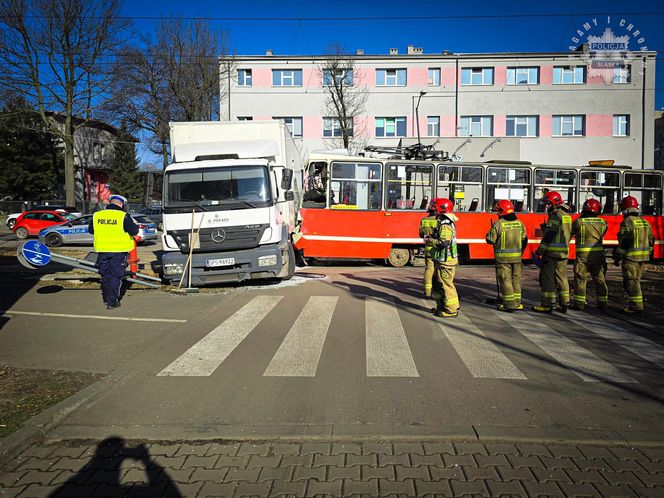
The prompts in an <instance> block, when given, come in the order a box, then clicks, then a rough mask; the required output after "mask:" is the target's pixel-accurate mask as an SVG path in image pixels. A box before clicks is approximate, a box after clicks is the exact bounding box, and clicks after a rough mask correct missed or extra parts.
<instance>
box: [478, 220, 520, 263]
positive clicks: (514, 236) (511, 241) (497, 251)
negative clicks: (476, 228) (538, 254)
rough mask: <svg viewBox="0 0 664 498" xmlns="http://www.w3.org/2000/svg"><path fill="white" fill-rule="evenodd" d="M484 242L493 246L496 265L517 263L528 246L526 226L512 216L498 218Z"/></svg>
mask: <svg viewBox="0 0 664 498" xmlns="http://www.w3.org/2000/svg"><path fill="white" fill-rule="evenodd" d="M486 241H487V243H488V244H491V245H492V246H493V254H494V257H495V259H496V262H498V263H518V262H519V261H521V253H522V252H523V250H524V249H525V247H526V244H528V237H527V236H526V226H525V225H524V224H523V222H522V221H520V220H519V219H517V217H516V216H514V215H507V216H506V217H500V218H498V221H496V222H495V223H494V224H493V225H491V230H489V233H487V234H486Z"/></svg>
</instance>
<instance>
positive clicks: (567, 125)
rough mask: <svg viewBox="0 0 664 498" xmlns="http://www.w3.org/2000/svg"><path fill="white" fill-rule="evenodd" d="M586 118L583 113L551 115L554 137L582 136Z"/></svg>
mask: <svg viewBox="0 0 664 498" xmlns="http://www.w3.org/2000/svg"><path fill="white" fill-rule="evenodd" d="M585 121H586V119H585V116H583V115H580V114H579V115H566V116H563V115H559V116H556V115H554V116H553V136H554V137H582V136H584V135H585V128H586V126H585V125H586V122H585Z"/></svg>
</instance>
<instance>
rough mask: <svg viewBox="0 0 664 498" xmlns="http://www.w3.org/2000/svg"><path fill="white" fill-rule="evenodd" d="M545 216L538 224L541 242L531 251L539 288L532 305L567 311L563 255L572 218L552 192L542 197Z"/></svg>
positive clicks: (544, 310) (535, 308) (542, 309)
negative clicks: (537, 298)
mask: <svg viewBox="0 0 664 498" xmlns="http://www.w3.org/2000/svg"><path fill="white" fill-rule="evenodd" d="M543 202H544V203H545V205H546V210H547V212H548V213H549V218H548V219H547V222H546V224H545V225H543V226H542V232H543V235H542V241H541V242H540V245H539V246H538V247H537V250H536V251H535V257H536V258H538V259H539V260H540V275H539V280H540V288H541V290H542V297H541V305H535V306H533V307H532V310H533V311H536V312H538V313H551V312H552V311H553V307H554V306H555V304H556V294H557V295H558V306H557V308H556V310H558V311H560V312H561V313H567V303H568V302H569V282H568V281H567V257H568V255H569V240H570V234H571V232H572V217H571V216H570V215H569V210H570V209H569V206H568V205H567V204H565V202H564V201H563V198H562V196H561V195H560V194H559V193H558V192H556V191H553V190H552V191H550V192H547V193H546V195H545V196H544V198H543Z"/></svg>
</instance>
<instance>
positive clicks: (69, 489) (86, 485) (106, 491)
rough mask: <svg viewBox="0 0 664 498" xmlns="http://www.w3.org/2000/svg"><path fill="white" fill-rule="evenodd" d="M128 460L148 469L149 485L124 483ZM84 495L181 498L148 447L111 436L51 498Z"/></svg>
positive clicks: (138, 466) (137, 466) (146, 471)
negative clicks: (133, 444)
mask: <svg viewBox="0 0 664 498" xmlns="http://www.w3.org/2000/svg"><path fill="white" fill-rule="evenodd" d="M126 460H133V461H135V462H137V463H138V464H139V465H135V468H139V469H141V470H142V469H145V472H143V474H144V475H146V476H147V482H126V483H123V482H122V480H123V477H125V474H126V473H127V466H126V464H125V466H123V462H125V461H126ZM129 471H131V469H130V470H129ZM130 480H131V479H127V481H130ZM85 495H87V496H104V497H116V496H118V497H119V496H141V497H151V496H155V497H157V496H165V497H174V498H175V497H182V493H180V491H179V490H178V488H177V486H176V485H175V484H174V483H173V481H172V480H171V477H170V476H169V474H168V472H166V470H165V469H164V468H163V467H161V466H160V465H158V464H157V463H156V462H155V461H154V460H153V458H152V457H151V456H150V453H149V451H148V448H147V447H146V446H145V445H143V444H139V445H138V446H135V447H129V446H126V445H125V441H124V440H123V439H121V438H119V437H110V438H107V439H105V440H104V441H102V442H101V443H99V444H98V445H97V450H96V451H95V454H94V456H93V457H92V459H91V460H90V461H89V462H88V463H87V464H86V465H85V466H84V467H83V468H82V469H81V470H80V471H78V472H77V473H76V475H74V476H72V477H70V478H69V479H68V480H67V481H65V482H64V483H63V484H62V485H61V486H60V487H59V488H58V489H56V490H55V491H54V492H53V493H51V494H50V495H48V496H49V497H54V498H55V497H58V498H64V497H70V496H85Z"/></svg>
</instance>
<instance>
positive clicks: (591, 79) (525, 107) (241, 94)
mask: <svg viewBox="0 0 664 498" xmlns="http://www.w3.org/2000/svg"><path fill="white" fill-rule="evenodd" d="M655 57H656V53H655V52H628V53H626V54H622V55H621V58H620V60H619V65H615V64H614V65H613V66H611V67H609V68H605V69H598V68H595V67H594V66H593V64H592V61H591V59H590V58H589V54H588V53H587V52H583V51H578V52H561V53H487V54H455V53H447V52H445V53H442V54H425V53H423V51H422V49H420V48H416V47H413V46H409V47H408V49H407V52H406V53H405V54H399V53H398V50H397V49H390V52H389V55H366V54H364V53H363V51H362V50H358V51H357V53H356V54H353V55H350V56H349V58H352V59H353V61H354V71H353V74H352V81H353V84H354V85H362V86H364V87H366V90H367V93H368V99H367V104H366V110H365V114H364V115H362V116H357V117H356V118H355V120H354V123H353V127H354V135H355V138H356V139H357V141H358V142H360V143H364V144H366V145H387V146H390V145H396V144H397V143H399V141H402V143H403V144H409V143H413V142H415V141H417V135H418V122H417V121H418V120H417V119H416V116H419V134H420V137H421V141H422V142H423V143H433V142H436V141H437V142H438V143H437V148H439V149H442V150H447V151H449V153H450V154H452V153H453V152H456V155H457V156H458V157H459V158H460V159H461V158H462V159H463V160H464V161H478V160H495V159H503V160H522V161H531V162H533V163H544V164H586V163H587V162H588V161H589V160H598V159H614V160H615V161H616V163H617V164H625V165H630V166H632V167H634V168H646V169H648V168H653V165H654V118H655V111H654V107H655ZM324 60H325V56H277V55H273V54H272V52H271V51H268V52H267V53H266V55H261V56H239V57H237V58H236V69H235V75H234V76H235V77H234V78H232V79H231V80H230V82H228V81H222V83H221V84H222V92H223V95H224V97H223V99H222V102H221V109H220V111H221V113H220V114H221V119H222V120H242V119H255V120H257V119H283V120H284V121H285V122H286V123H287V124H288V126H289V127H290V129H291V131H292V134H293V135H294V136H295V137H296V138H297V139H298V140H300V141H301V145H302V149H303V151H304V152H307V151H309V152H310V151H312V150H317V149H326V148H333V147H338V145H339V141H338V139H336V140H335V138H334V137H335V135H338V131H339V130H338V129H337V128H338V127H337V126H336V124H335V122H334V120H333V119H331V116H330V115H329V114H330V113H329V112H327V111H326V109H325V107H324V104H323V100H324V91H325V87H324V81H323V78H322V77H321V75H320V70H319V67H320V65H321V63H322V62H323V61H324ZM614 66H615V67H614ZM469 139H470V140H469Z"/></svg>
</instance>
